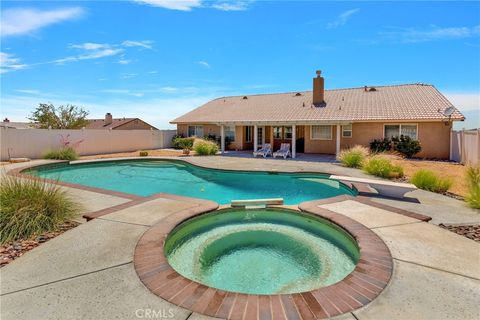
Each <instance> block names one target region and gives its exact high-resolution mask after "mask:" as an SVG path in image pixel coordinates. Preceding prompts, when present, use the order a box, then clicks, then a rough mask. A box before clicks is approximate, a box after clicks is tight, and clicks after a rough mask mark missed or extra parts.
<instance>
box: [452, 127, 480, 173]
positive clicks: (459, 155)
mask: <svg viewBox="0 0 480 320" xmlns="http://www.w3.org/2000/svg"><path fill="white" fill-rule="evenodd" d="M450 160H453V161H456V162H460V163H463V164H471V165H476V164H478V163H479V162H480V129H475V130H462V131H452V137H451V139H450Z"/></svg>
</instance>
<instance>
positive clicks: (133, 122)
mask: <svg viewBox="0 0 480 320" xmlns="http://www.w3.org/2000/svg"><path fill="white" fill-rule="evenodd" d="M87 121H88V124H87V125H86V126H85V129H112V130H158V129H157V128H155V127H154V126H152V125H150V124H148V123H146V122H145V121H143V120H142V119H139V118H113V116H112V114H111V113H110V112H108V113H107V114H105V118H103V119H87Z"/></svg>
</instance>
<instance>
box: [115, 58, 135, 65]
mask: <svg viewBox="0 0 480 320" xmlns="http://www.w3.org/2000/svg"><path fill="white" fill-rule="evenodd" d="M117 63H118V64H129V63H132V60H128V59H120V60H118V61H117Z"/></svg>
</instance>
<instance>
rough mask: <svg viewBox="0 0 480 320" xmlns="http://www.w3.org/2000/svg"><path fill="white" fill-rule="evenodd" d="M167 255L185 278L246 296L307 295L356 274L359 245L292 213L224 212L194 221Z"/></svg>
mask: <svg viewBox="0 0 480 320" xmlns="http://www.w3.org/2000/svg"><path fill="white" fill-rule="evenodd" d="M164 252H165V255H166V257H167V259H168V262H169V264H170V265H171V266H172V268H174V269H175V270H176V271H177V272H178V273H180V274H181V275H182V276H184V277H186V278H188V279H190V280H193V281H196V282H199V283H202V284H204V285H207V286H210V287H214V288H217V289H222V290H226V291H233V292H241V293H246V294H285V293H298V292H306V291H310V290H313V289H318V288H320V287H325V286H329V285H332V284H334V283H336V282H338V281H340V280H342V279H343V278H345V276H347V275H348V274H349V273H351V272H352V271H353V269H354V268H355V265H356V264H357V262H358V259H359V255H360V254H359V250H358V246H357V243H356V241H355V240H354V239H353V238H352V236H350V235H349V234H348V233H347V232H346V231H344V230H343V229H342V228H340V227H339V226H337V225H335V224H333V223H331V222H328V221H326V220H324V219H322V218H319V217H317V216H313V215H308V214H305V213H301V212H299V211H294V210H287V209H255V210H245V209H224V210H219V211H215V212H211V213H207V214H204V215H200V216H197V217H194V218H192V219H189V220H187V221H185V222H183V223H181V224H179V225H178V226H177V227H175V229H174V230H172V232H170V234H169V235H168V237H167V239H166V241H165V246H164Z"/></svg>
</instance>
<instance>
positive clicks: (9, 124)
mask: <svg viewBox="0 0 480 320" xmlns="http://www.w3.org/2000/svg"><path fill="white" fill-rule="evenodd" d="M0 127H5V128H10V129H35V127H36V125H35V124H34V123H31V122H0Z"/></svg>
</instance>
